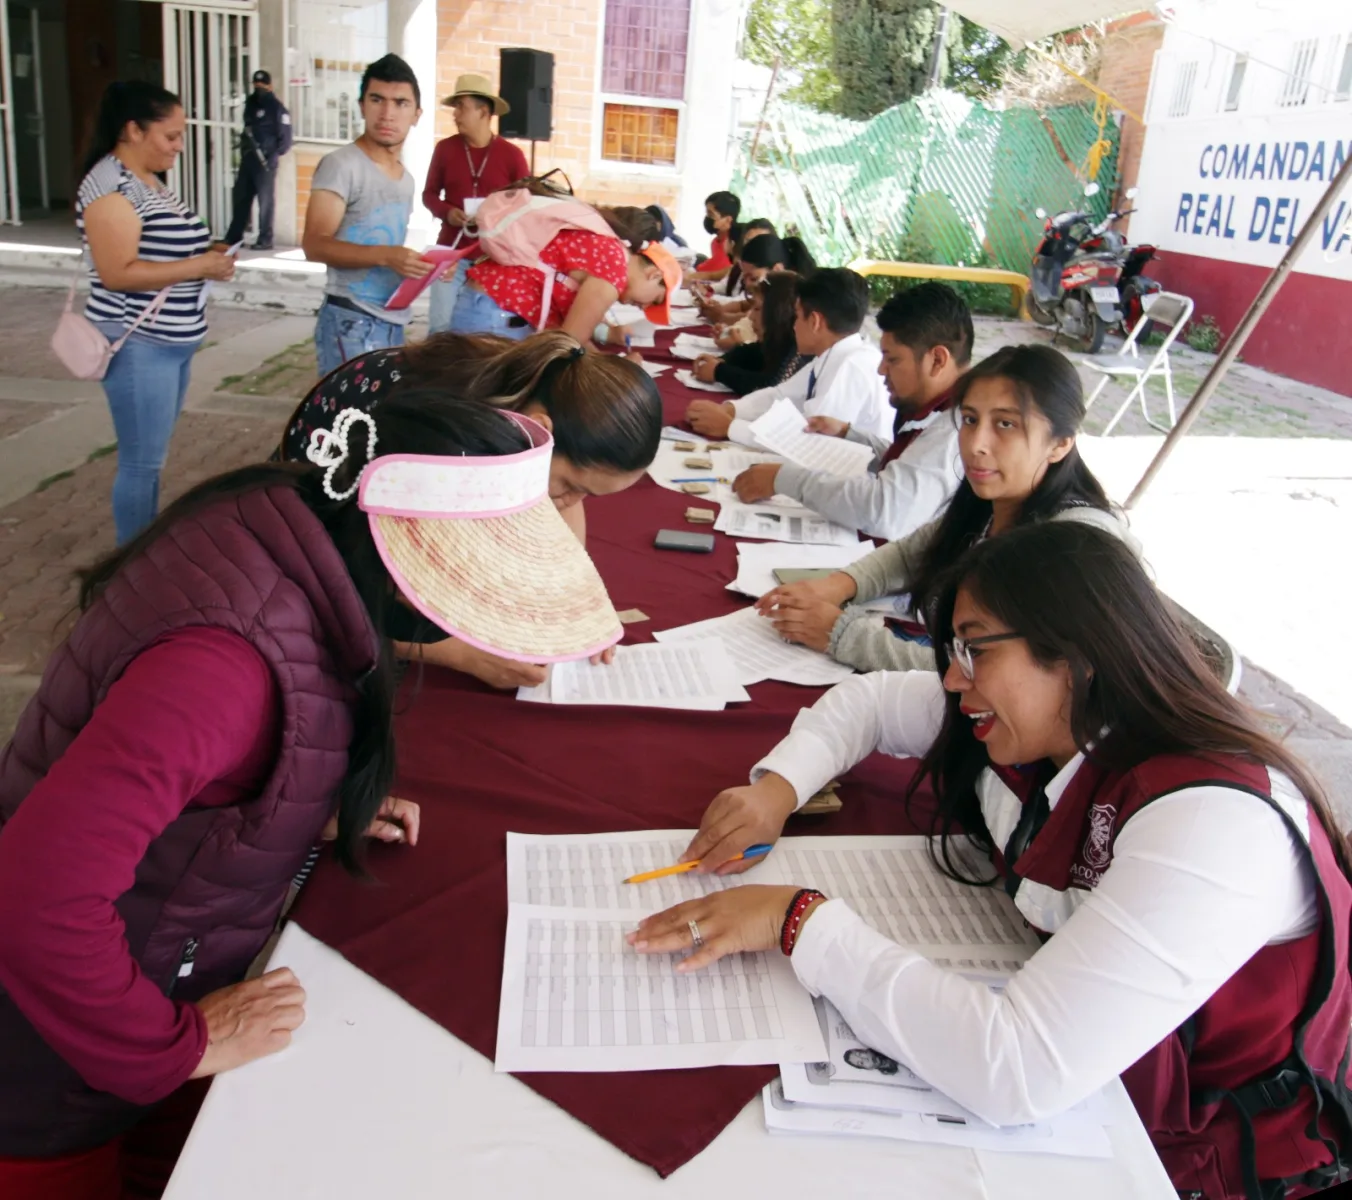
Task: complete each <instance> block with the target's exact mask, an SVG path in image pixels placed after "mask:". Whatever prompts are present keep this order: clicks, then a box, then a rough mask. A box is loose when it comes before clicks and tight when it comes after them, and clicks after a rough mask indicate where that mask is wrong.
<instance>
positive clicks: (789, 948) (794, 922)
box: [779, 888, 826, 956]
mask: <svg viewBox="0 0 1352 1200" xmlns="http://www.w3.org/2000/svg"><path fill="white" fill-rule="evenodd" d="M825 899H826V897H825V896H824V895H823V894H822V893H821V892H819V891H817V890H816V889H815V888H799V889H798V891H796V892H794V894H793V899H792V900H790V901H789V907H788V908H787V909H785V910H784V924H783V926H782V927H781V928H780V931H779V948H780V950H782V951H783V952H784V954H785V956H788V955H790V954H792V953H793V947H794V943H795V942H797V941H798V930H799V928H800V927H801V926H802V924H803V915H804V914H805V913H806V912H807V910H808V909H809V908H810V907H811V906H812V904H813V903H814V902H815V901H817V900H825Z"/></svg>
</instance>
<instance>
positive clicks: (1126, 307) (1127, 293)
mask: <svg viewBox="0 0 1352 1200" xmlns="http://www.w3.org/2000/svg"><path fill="white" fill-rule="evenodd" d="M1158 255H1159V250H1158V249H1157V248H1156V247H1154V246H1150V245H1147V244H1145V243H1144V242H1143V243H1141V245H1139V246H1128V247H1127V257H1126V260H1125V261H1124V262H1123V263H1122V275H1121V277H1120V278H1119V279H1118V282H1117V290H1118V291H1119V292H1120V293H1121V296H1122V304H1121V307H1122V320H1121V324H1120V329H1121V333H1122V336H1123V337H1126V336H1128V335H1129V334H1130V333H1131V331H1132V330H1133V329H1135V328H1136V323H1137V322H1138V321H1139V320H1140V319H1141V317H1142V315H1143V314H1144V313H1145V310H1146V309H1147V308H1149V307H1150V301H1149V297H1150V296H1153V295H1154V294H1155V293H1156V292H1162V291H1164V284H1162V283H1161V282H1160V281H1159V280H1158V279H1151V278H1150V276H1149V275H1143V274H1142V272H1143V271H1144V270H1145V268H1146V266H1147V264H1149V263H1150V262H1151V261H1152V260H1153V259H1155V258H1156V257H1157V256H1158ZM1152 328H1153V326H1152V325H1151V324H1150V323H1149V322H1147V323H1146V324H1145V325H1144V326H1142V328H1141V336H1140V339H1139V340H1140V341H1142V342H1144V341H1145V339H1146V338H1148V337H1149V336H1150V332H1151V330H1152Z"/></svg>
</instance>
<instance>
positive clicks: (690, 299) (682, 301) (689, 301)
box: [671, 288, 695, 308]
mask: <svg viewBox="0 0 1352 1200" xmlns="http://www.w3.org/2000/svg"><path fill="white" fill-rule="evenodd" d="M671 307H672V308H694V307H695V293H694V292H692V291H691V290H690V289H689V288H677V289H676V290H675V291H674V292H672V293H671Z"/></svg>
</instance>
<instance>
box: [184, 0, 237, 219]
mask: <svg viewBox="0 0 1352 1200" xmlns="http://www.w3.org/2000/svg"><path fill="white" fill-rule="evenodd" d="M257 37H258V16H257V14H256V13H253V12H241V11H240V10H239V8H238V7H234V8H229V9H226V8H212V7H208V6H204V5H195V4H166V5H164V86H165V87H167V88H168V89H169V90H170V91H171V92H176V93H177V94H178V96H179V98H180V99H181V100H182V101H183V111H184V113H185V114H186V116H187V125H188V127H187V132H186V135H185V137H184V140H183V153H182V155H181V156H180V157H179V160H178V163H177V165H176V166H175V167H174V169H173V171H171V172H170V175H169V186H170V187H171V188H173V189H174V191H175V192H177V193H178V194H179V195H180V196H181V197H182V198H183V199H184V200H185V201H186V202H187V203H188V205H189V207H191V208H192V209H193V210H194V211H195V212H196V213H197V214H198V215H199V216H200V217H201V218H202V220H204V221H205V222H206V223H207V226H208V228H210V229H211V231H212V232H213V233H214V234H216V235H217V236H221V235H223V234H224V233H225V230H226V226H228V225H229V224H230V189H231V187H232V185H233V184H234V180H235V168H236V165H237V162H238V153H237V149H236V144H237V142H238V131H239V129H240V127H241V125H242V123H243V114H244V103H245V101H246V100H247V99H248V98H249V93H250V91H251V90H252V87H253V85H252V83H251V80H250V77H251V76H252V75H253V71H254V64H255V63H257V61H258V46H257V40H256V39H257Z"/></svg>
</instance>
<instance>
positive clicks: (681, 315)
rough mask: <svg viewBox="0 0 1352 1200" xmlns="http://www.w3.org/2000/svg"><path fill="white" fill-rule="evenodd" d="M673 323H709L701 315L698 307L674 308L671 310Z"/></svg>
mask: <svg viewBox="0 0 1352 1200" xmlns="http://www.w3.org/2000/svg"><path fill="white" fill-rule="evenodd" d="M671 323H672V324H673V325H680V326H686V325H707V324H708V322H707V321H706V320H705V319H704V318H703V317H701V316H700V315H699V309H697V308H673V309H672V310H671Z"/></svg>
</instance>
